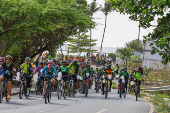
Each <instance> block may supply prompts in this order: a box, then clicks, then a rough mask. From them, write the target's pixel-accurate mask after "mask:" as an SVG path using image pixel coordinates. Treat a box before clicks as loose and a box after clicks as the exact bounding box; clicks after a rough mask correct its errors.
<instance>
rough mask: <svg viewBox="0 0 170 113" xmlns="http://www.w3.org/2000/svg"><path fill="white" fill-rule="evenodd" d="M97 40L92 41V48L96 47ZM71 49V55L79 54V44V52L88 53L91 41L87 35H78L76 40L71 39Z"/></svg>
mask: <svg viewBox="0 0 170 113" xmlns="http://www.w3.org/2000/svg"><path fill="white" fill-rule="evenodd" d="M96 41H97V39H92V40H91V42H92V43H91V46H92V47H93V46H95V45H96V43H95V42H96ZM69 43H71V44H69V48H70V49H71V51H70V52H71V53H76V52H78V43H79V51H80V52H88V51H89V49H88V47H89V45H90V39H89V36H88V35H86V34H82V35H80V36H79V35H78V36H77V37H76V38H72V39H69ZM91 51H92V52H95V51H97V50H91Z"/></svg>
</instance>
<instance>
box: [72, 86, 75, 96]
mask: <svg viewBox="0 0 170 113" xmlns="http://www.w3.org/2000/svg"><path fill="white" fill-rule="evenodd" d="M74 95H75V88H74V83H73V84H72V96H73V97H74Z"/></svg>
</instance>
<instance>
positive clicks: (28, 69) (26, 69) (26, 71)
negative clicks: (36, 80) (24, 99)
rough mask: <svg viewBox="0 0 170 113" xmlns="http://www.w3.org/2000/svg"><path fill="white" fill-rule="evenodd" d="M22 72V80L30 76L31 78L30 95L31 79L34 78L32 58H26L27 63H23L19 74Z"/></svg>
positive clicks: (28, 89) (28, 88) (28, 86)
mask: <svg viewBox="0 0 170 113" xmlns="http://www.w3.org/2000/svg"><path fill="white" fill-rule="evenodd" d="M21 70H22V72H23V73H22V75H21V79H23V77H24V76H26V75H30V77H27V95H29V91H30V88H31V78H32V74H33V73H32V72H33V70H32V65H31V63H30V58H29V57H26V58H25V63H23V64H22V65H21V68H20V69H19V70H18V72H20V71H21Z"/></svg>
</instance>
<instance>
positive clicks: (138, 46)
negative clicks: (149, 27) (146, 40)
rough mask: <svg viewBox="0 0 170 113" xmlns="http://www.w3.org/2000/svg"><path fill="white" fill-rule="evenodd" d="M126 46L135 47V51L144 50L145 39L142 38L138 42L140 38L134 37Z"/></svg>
mask: <svg viewBox="0 0 170 113" xmlns="http://www.w3.org/2000/svg"><path fill="white" fill-rule="evenodd" d="M125 46H126V47H129V48H131V49H133V50H134V51H139V52H143V41H141V40H140V41H139V44H138V39H134V40H132V41H130V42H127V43H126V45H125Z"/></svg>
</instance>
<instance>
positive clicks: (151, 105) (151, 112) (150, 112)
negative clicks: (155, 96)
mask: <svg viewBox="0 0 170 113" xmlns="http://www.w3.org/2000/svg"><path fill="white" fill-rule="evenodd" d="M144 100H145V99H144ZM145 101H146V102H147V103H148V104H149V105H150V107H151V109H150V111H149V113H153V104H152V103H150V102H148V101H147V100H145Z"/></svg>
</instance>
